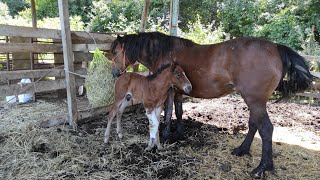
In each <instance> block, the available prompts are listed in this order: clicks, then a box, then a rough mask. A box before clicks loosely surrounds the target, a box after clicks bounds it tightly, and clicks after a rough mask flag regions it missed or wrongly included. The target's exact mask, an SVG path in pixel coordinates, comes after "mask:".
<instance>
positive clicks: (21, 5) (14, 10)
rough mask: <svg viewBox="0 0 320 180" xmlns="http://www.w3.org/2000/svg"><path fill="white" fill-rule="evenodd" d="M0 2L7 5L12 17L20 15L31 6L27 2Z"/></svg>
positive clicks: (21, 0) (12, 0) (14, 0)
mask: <svg viewBox="0 0 320 180" xmlns="http://www.w3.org/2000/svg"><path fill="white" fill-rule="evenodd" d="M0 2H3V3H5V4H7V6H8V8H9V14H10V15H11V16H15V15H18V13H19V12H20V11H22V10H24V9H26V8H28V7H29V4H28V3H27V2H26V0H1V1H0Z"/></svg>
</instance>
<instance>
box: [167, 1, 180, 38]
mask: <svg viewBox="0 0 320 180" xmlns="http://www.w3.org/2000/svg"><path fill="white" fill-rule="evenodd" d="M178 15H179V0H171V1H170V26H169V29H170V35H172V36H177V35H178Z"/></svg>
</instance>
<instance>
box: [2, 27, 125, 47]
mask: <svg viewBox="0 0 320 180" xmlns="http://www.w3.org/2000/svg"><path fill="white" fill-rule="evenodd" d="M123 34H125V33H123ZM0 36H20V37H30V38H44V39H61V30H57V29H45V28H32V27H22V26H10V25H2V24H1V25H0ZM71 39H72V44H75V43H84V42H85V43H95V42H96V43H97V44H101V43H112V42H113V41H114V40H115V37H112V36H111V35H108V34H106V33H93V32H85V31H71ZM93 39H94V40H93Z"/></svg>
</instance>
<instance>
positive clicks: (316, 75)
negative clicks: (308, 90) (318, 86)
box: [311, 72, 320, 78]
mask: <svg viewBox="0 0 320 180" xmlns="http://www.w3.org/2000/svg"><path fill="white" fill-rule="evenodd" d="M311 74H312V75H314V76H315V77H317V78H320V72H311Z"/></svg>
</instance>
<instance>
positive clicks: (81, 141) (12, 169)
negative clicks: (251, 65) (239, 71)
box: [0, 95, 320, 179]
mask: <svg viewBox="0 0 320 180" xmlns="http://www.w3.org/2000/svg"><path fill="white" fill-rule="evenodd" d="M183 108H184V115H183V119H184V124H185V132H186V134H185V138H184V139H183V140H180V141H177V142H169V143H163V142H162V144H164V150H162V151H158V150H156V149H154V150H153V151H151V152H145V151H144V148H145V147H146V145H147V144H146V143H147V138H148V121H147V118H146V116H145V114H144V110H143V107H142V106H141V105H135V106H132V107H130V108H127V110H126V112H125V113H124V115H123V118H122V125H123V131H124V137H123V139H122V140H119V139H118V138H117V135H116V130H115V129H116V128H115V123H114V124H113V126H112V130H111V137H110V143H109V144H108V145H104V144H103V133H104V130H105V127H106V123H107V118H106V116H105V115H101V116H98V117H92V118H90V119H86V120H85V121H82V122H81V123H80V124H79V129H78V131H74V130H72V129H69V128H68V126H67V125H64V126H57V127H52V128H47V129H43V128H39V127H37V126H36V124H37V122H38V121H40V120H43V119H45V118H46V117H49V116H53V115H59V114H61V113H64V112H66V104H65V103H64V102H63V101H57V100H47V99H46V100H40V101H38V102H36V103H31V104H23V105H18V106H4V107H0V179H250V177H249V173H250V171H251V170H252V169H253V168H255V167H256V166H257V165H258V164H259V162H260V157H261V140H260V139H259V135H258V134H257V135H256V138H255V140H254V142H253V144H252V147H251V156H244V157H236V156H232V155H231V151H232V150H233V148H235V147H237V146H239V145H240V144H241V142H242V141H243V139H244V137H245V133H246V131H247V122H248V116H249V111H248V108H247V107H246V105H245V104H244V102H243V100H242V99H241V97H239V96H236V95H230V96H227V97H223V98H220V99H213V100H200V99H189V100H187V101H186V102H185V103H184V104H183ZM319 110H320V106H310V105H307V104H296V103H277V104H272V103H268V112H269V116H270V119H271V121H272V123H273V124H274V126H275V130H274V136H273V141H274V143H273V158H274V164H275V172H273V173H267V177H266V178H267V179H320V171H319V169H320V163H319V162H320V113H319V112H320V111H319ZM173 118H174V119H175V117H173ZM162 128H163V125H161V127H160V132H161V130H162Z"/></svg>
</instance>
